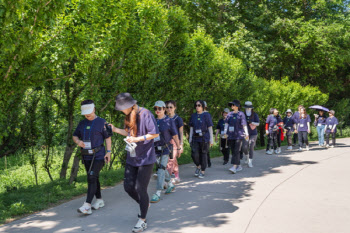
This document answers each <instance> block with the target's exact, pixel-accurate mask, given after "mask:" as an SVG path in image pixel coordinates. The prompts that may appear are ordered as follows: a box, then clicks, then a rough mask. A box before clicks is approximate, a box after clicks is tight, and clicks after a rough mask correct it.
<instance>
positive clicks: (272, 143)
mask: <svg viewBox="0 0 350 233" xmlns="http://www.w3.org/2000/svg"><path fill="white" fill-rule="evenodd" d="M277 136H278V135H277V133H276V132H271V133H270V134H269V143H268V144H267V148H266V150H270V149H272V150H276V149H277V142H278V141H277Z"/></svg>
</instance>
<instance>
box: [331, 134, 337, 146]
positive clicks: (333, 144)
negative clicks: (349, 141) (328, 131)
mask: <svg viewBox="0 0 350 233" xmlns="http://www.w3.org/2000/svg"><path fill="white" fill-rule="evenodd" d="M335 136H336V133H332V146H335Z"/></svg>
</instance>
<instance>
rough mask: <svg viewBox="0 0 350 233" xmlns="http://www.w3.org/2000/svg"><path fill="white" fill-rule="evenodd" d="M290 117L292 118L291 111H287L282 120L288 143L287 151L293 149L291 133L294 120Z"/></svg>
mask: <svg viewBox="0 0 350 233" xmlns="http://www.w3.org/2000/svg"><path fill="white" fill-rule="evenodd" d="M292 116H293V112H292V110H290V109H288V110H287V111H286V116H285V117H284V119H283V124H284V131H285V132H286V136H287V142H288V147H287V150H292V149H293V146H292V141H293V139H292V137H293V132H294V119H293V117H292Z"/></svg>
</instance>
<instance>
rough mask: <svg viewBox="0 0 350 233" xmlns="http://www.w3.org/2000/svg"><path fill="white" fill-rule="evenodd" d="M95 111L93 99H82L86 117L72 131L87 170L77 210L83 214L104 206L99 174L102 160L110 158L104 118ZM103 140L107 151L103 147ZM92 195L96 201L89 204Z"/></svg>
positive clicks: (109, 143) (83, 113)
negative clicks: (83, 197)
mask: <svg viewBox="0 0 350 233" xmlns="http://www.w3.org/2000/svg"><path fill="white" fill-rule="evenodd" d="M95 111H96V110H95V104H94V101H92V100H85V101H83V102H82V103H81V114H82V115H84V116H85V118H86V119H84V120H82V121H80V122H79V124H78V126H77V128H76V129H75V131H74V133H73V141H74V142H75V143H76V144H77V145H78V146H79V147H81V148H82V159H83V163H84V166H85V169H86V172H87V181H88V190H87V197H86V201H85V203H84V204H83V206H82V207H80V208H79V209H78V212H79V213H83V214H91V213H92V211H91V208H93V209H99V208H101V207H103V206H104V201H103V199H102V195H101V187H100V181H99V174H100V171H101V169H102V168H103V166H104V162H105V161H106V162H107V163H108V162H109V161H110V160H111V148H112V140H111V138H110V136H109V135H108V133H107V130H106V126H105V123H106V120H105V119H102V118H100V117H98V116H96V114H95ZM105 141H106V146H107V153H106V150H105V147H104V142H105ZM94 196H95V197H96V201H95V203H94V204H92V205H91V202H92V199H93V198H94Z"/></svg>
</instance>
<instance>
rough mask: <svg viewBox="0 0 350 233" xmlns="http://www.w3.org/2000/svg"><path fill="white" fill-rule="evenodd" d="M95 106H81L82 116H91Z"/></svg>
mask: <svg viewBox="0 0 350 233" xmlns="http://www.w3.org/2000/svg"><path fill="white" fill-rule="evenodd" d="M94 108H95V104H84V105H81V115H87V114H91V113H92V112H93V111H94Z"/></svg>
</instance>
